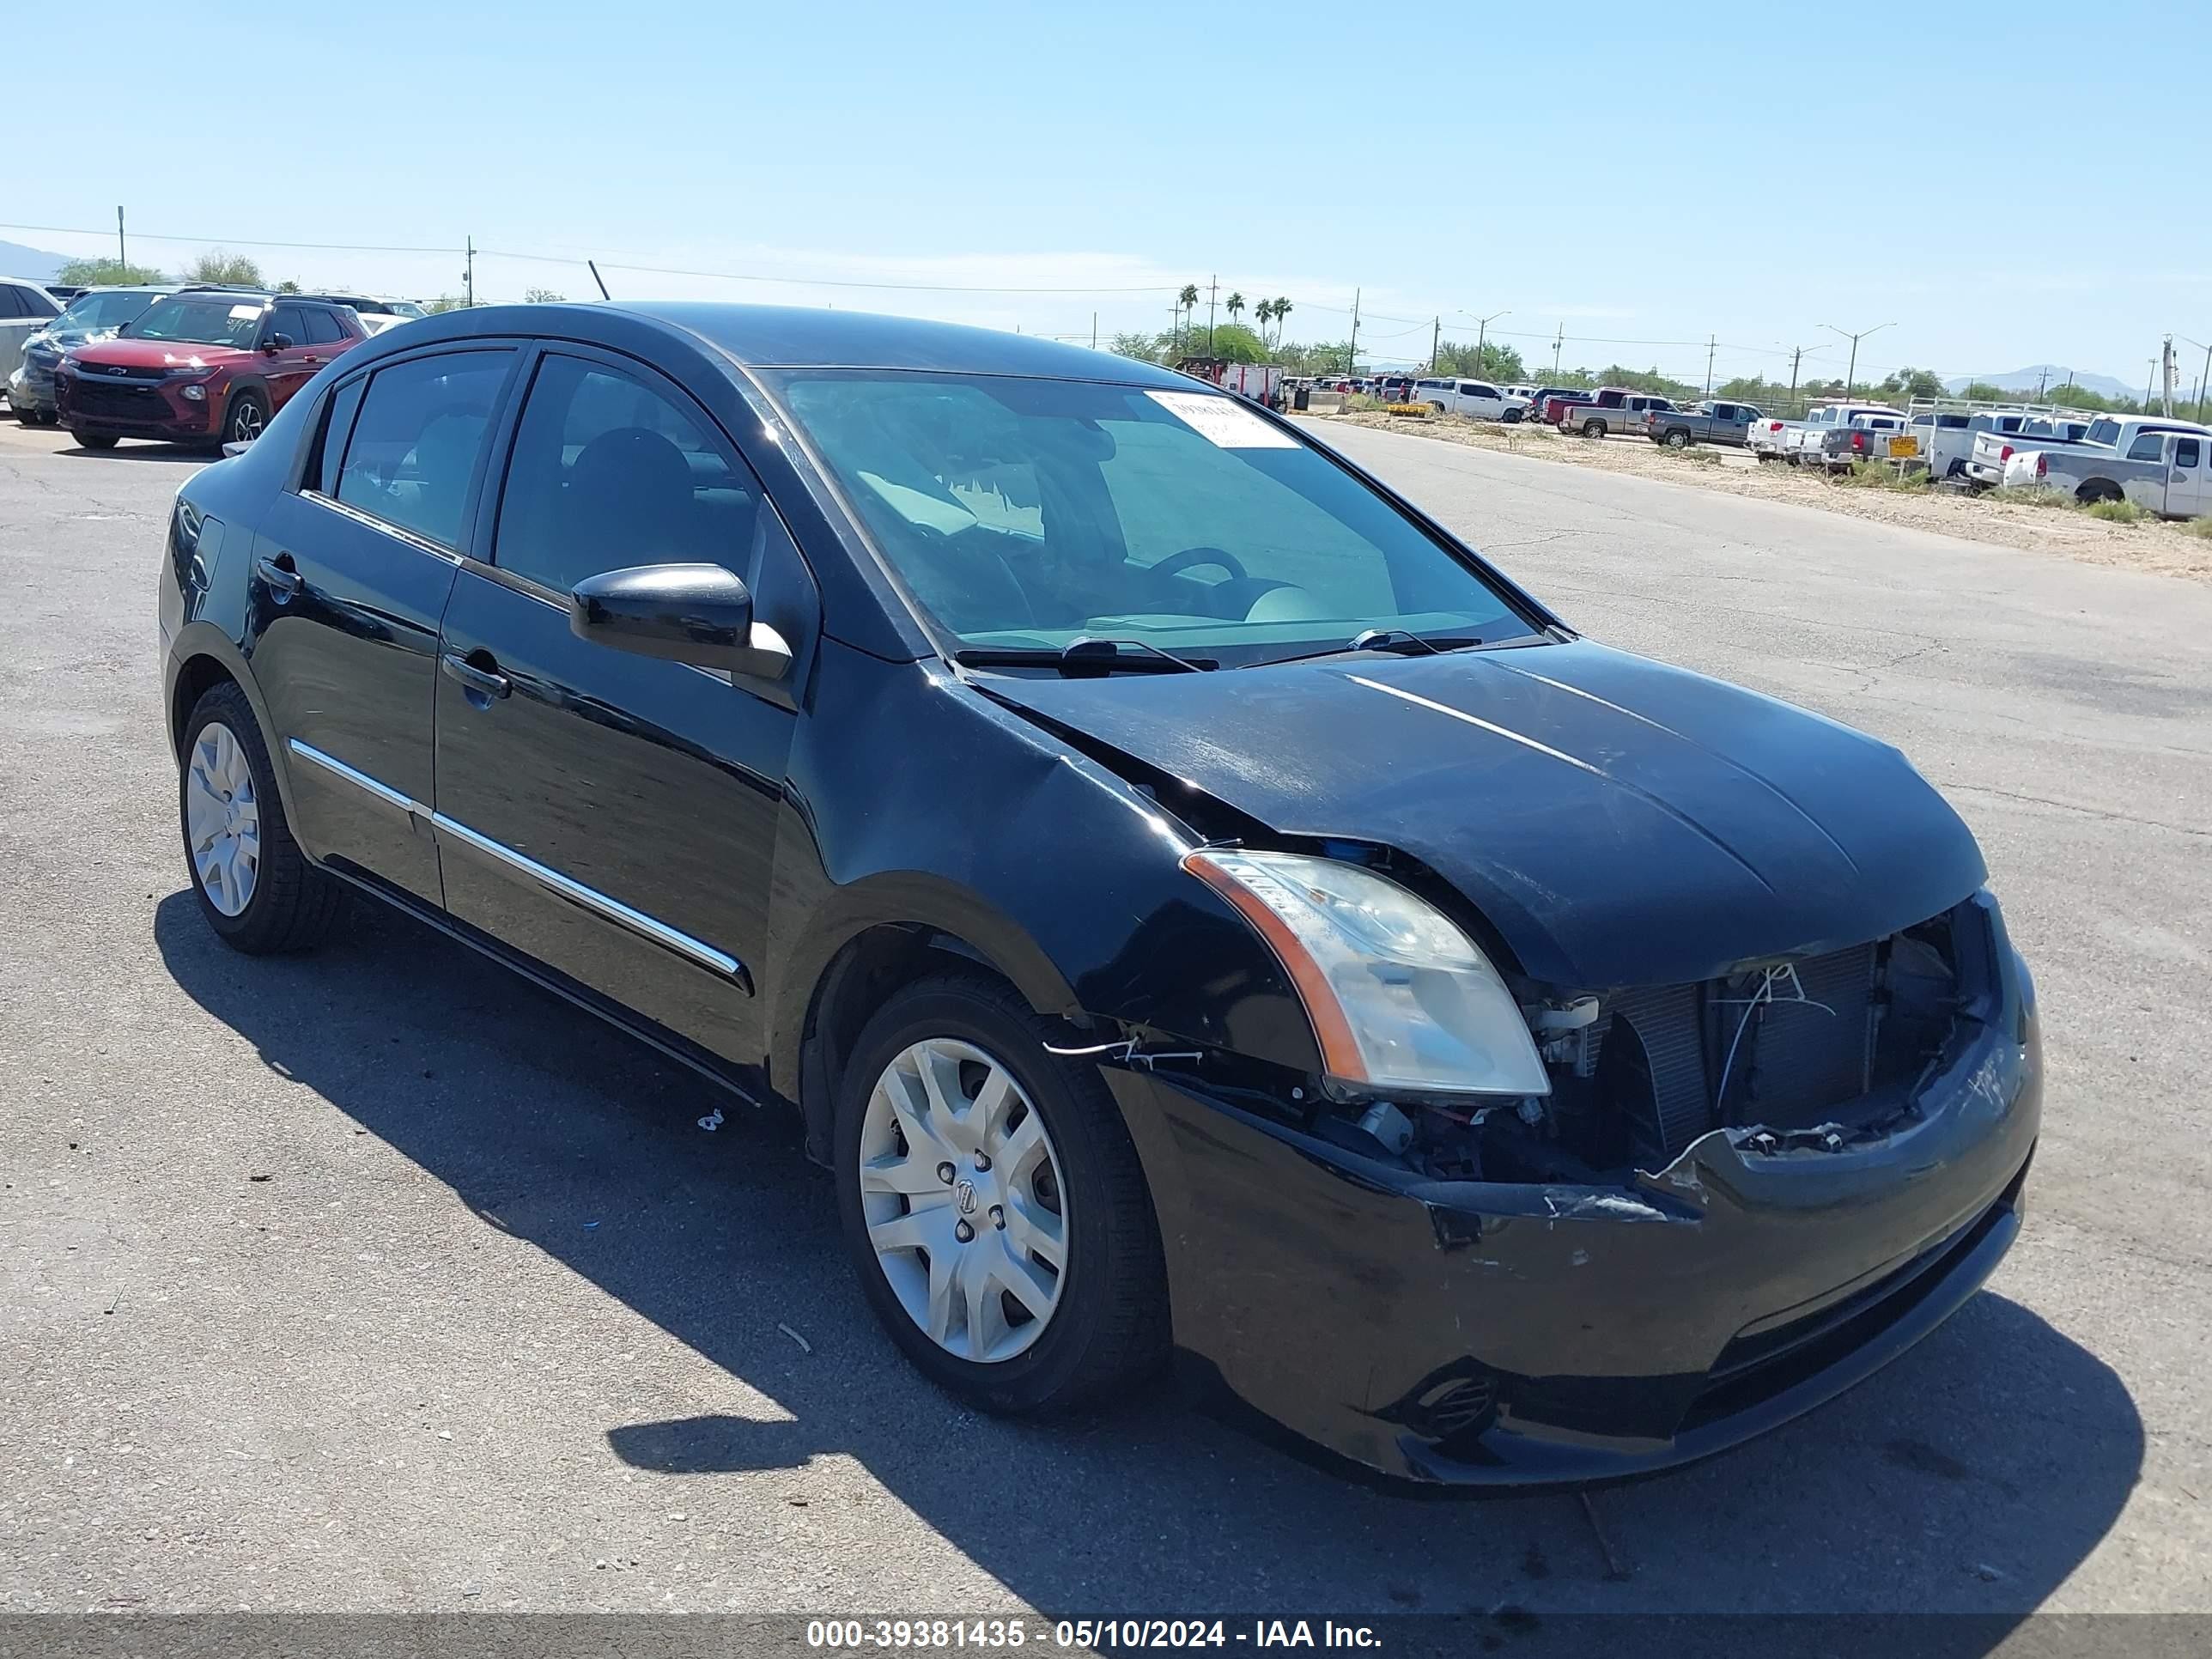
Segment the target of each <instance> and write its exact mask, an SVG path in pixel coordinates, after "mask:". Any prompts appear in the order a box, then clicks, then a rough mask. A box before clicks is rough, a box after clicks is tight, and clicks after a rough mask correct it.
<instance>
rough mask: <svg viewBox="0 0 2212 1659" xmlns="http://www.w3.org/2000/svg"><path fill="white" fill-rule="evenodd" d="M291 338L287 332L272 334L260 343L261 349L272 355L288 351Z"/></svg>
mask: <svg viewBox="0 0 2212 1659" xmlns="http://www.w3.org/2000/svg"><path fill="white" fill-rule="evenodd" d="M292 345H293V340H292V337H291V336H290V335H289V334H272V335H270V337H268V338H267V339H265V340H264V341H263V342H262V343H261V349H263V350H264V351H265V352H267V353H268V354H269V355H270V356H272V357H274V356H276V354H277V353H278V352H280V351H289V350H290V349H292Z"/></svg>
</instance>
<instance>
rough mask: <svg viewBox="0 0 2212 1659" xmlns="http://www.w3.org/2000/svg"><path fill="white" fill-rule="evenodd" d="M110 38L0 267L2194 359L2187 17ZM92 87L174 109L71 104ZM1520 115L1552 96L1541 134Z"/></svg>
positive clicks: (1760, 356)
mask: <svg viewBox="0 0 2212 1659" xmlns="http://www.w3.org/2000/svg"><path fill="white" fill-rule="evenodd" d="M97 11H98V17H99V26H98V27H97V28H96V29H94V30H92V31H90V33H87V32H86V31H85V30H83V29H81V28H79V27H77V26H76V25H75V24H65V23H64V22H63V21H60V19H59V18H58V16H57V19H56V21H55V23H54V33H55V34H56V37H57V52H56V56H55V58H53V59H52V61H51V62H50V63H49V64H48V66H47V67H48V70H49V71H50V72H49V73H48V74H47V76H46V86H47V87H48V88H51V90H50V92H49V94H47V95H48V96H49V97H50V99H51V100H52V103H53V105H54V106H55V107H56V109H57V110H58V111H65V112H68V119H67V122H66V128H65V131H61V130H57V131H49V132H47V133H46V135H45V136H44V137H41V138H40V140H39V141H38V143H37V144H36V146H35V147H33V148H31V149H21V153H19V154H18V155H17V156H16V158H15V164H14V165H12V166H11V167H9V184H8V187H7V189H6V190H5V191H4V192H0V216H4V217H5V218H6V219H8V220H9V221H15V222H18V224H19V225H21V226H32V227H43V228H41V229H38V230H29V229H25V228H10V227H9V226H8V225H0V237H3V238H6V239H8V240H13V241H18V242H27V243H30V244H32V245H33V246H40V247H47V248H53V249H57V250H58V251H61V252H88V251H93V250H94V249H99V248H106V247H111V246H112V242H113V239H112V234H105V235H102V236H92V237H88V236H78V235H70V234H64V233H63V231H62V230H59V229H54V228H57V227H58V228H72V227H82V228H89V229H94V230H102V231H104V230H106V228H107V227H109V226H111V225H112V220H113V216H114V209H115V206H116V204H118V202H119V203H122V204H125V205H126V206H127V208H128V210H129V214H130V222H131V225H132V227H133V228H135V229H136V230H137V231H139V232H140V233H142V234H141V237H140V239H139V240H137V241H136V242H135V243H134V246H133V248H132V252H133V253H134V254H135V255H138V256H140V257H143V258H151V259H155V260H158V261H160V262H163V263H169V264H174V263H177V262H179V260H180V259H181V258H185V257H188V256H189V254H190V253H191V252H193V251H195V249H196V248H197V246H201V245H203V244H204V243H210V242H215V241H221V242H222V243H223V244H225V245H226V246H231V247H234V248H235V249H237V250H238V251H240V252H250V253H252V254H253V255H254V256H255V257H256V258H259V259H260V260H261V262H262V264H263V265H264V269H266V270H268V271H269V272H270V275H271V276H279V275H297V276H301V278H302V279H303V280H307V281H309V282H313V283H331V284H337V283H347V284H355V285H359V286H362V287H368V288H374V289H386V290H394V291H400V292H406V293H414V294H422V295H432V294H436V293H438V292H441V291H458V289H459V286H460V274H461V259H460V257H459V249H460V247H461V245H462V241H463V239H464V237H465V236H469V235H473V236H474V237H475V239H476V241H477V246H479V247H481V248H485V249H489V250H492V251H493V252H491V253H489V254H487V255H485V256H483V257H482V258H479V260H478V262H477V284H478V291H479V294H480V295H484V296H489V297H490V298H493V299H501V298H515V297H520V294H521V292H522V290H523V289H526V288H528V287H532V286H541V285H542V286H544V287H549V288H552V289H559V290H561V291H563V292H565V293H567V294H568V295H570V296H571V297H584V296H586V295H590V294H591V293H592V287H591V282H590V278H589V276H587V275H586V272H585V271H584V270H582V268H581V267H580V265H577V264H559V263H548V262H541V261H538V260H527V259H523V258H514V257H511V256H513V255H514V254H518V253H530V254H544V255H552V256H561V257H580V256H581V255H583V254H585V253H591V254H594V255H596V256H597V257H599V258H600V259H601V261H602V264H603V266H604V267H605V268H606V274H607V276H608V280H609V282H610V283H611V285H613V287H614V289H615V291H616V293H617V295H619V296H622V297H639V298H643V297H649V296H655V295H660V296H682V297H697V298H730V299H749V300H760V301H775V302H788V303H800V304H835V305H838V306H841V307H848V306H849V307H858V308H865V309H873V310H886V311H902V312H912V313H919V314H925V315H930V316H938V317H945V318H950V319H957V320H962V321H970V322H978V323H983V324H987V325H994V326H1000V327H1006V328H1012V327H1017V326H1018V327H1021V328H1023V329H1025V330H1027V331H1030V332H1035V333H1046V334H1058V335H1075V336H1082V337H1087V336H1088V334H1089V331H1090V328H1091V318H1092V314H1093V313H1094V312H1095V313H1097V319H1098V327H1099V330H1100V333H1101V337H1102V338H1103V337H1105V336H1106V335H1109V334H1110V333H1112V332H1113V331H1115V330H1116V329H1122V328H1134V327H1154V328H1158V327H1160V326H1163V325H1164V324H1165V323H1166V321H1167V316H1168V307H1169V302H1170V292H1171V290H1172V289H1175V288H1176V287H1179V286H1180V285H1181V284H1182V283H1183V282H1185V281H1194V282H1196V283H1199V284H1200V286H1201V287H1204V286H1205V285H1206V283H1208V281H1209V280H1210V279H1212V278H1213V277H1215V276H1218V279H1219V281H1220V284H1221V290H1220V291H1221V293H1222V294H1223V295H1227V294H1228V293H1229V292H1230V291H1231V289H1242V290H1243V293H1244V294H1245V295H1247V296H1248V297H1252V298H1256V297H1258V296H1260V295H1288V296H1289V297H1290V298H1291V301H1292V303H1293V307H1294V309H1293V311H1292V313H1291V322H1290V330H1289V331H1290V333H1291V337H1295V338H1304V339H1316V338H1323V337H1326V338H1332V339H1337V338H1341V337H1343V336H1344V334H1345V333H1346V331H1347V329H1348V327H1349V323H1350V318H1349V314H1348V313H1349V309H1350V307H1351V304H1352V293H1353V290H1354V289H1355V288H1358V289H1363V290H1364V307H1365V311H1366V313H1367V321H1366V322H1365V323H1364V325H1363V327H1362V331H1361V343H1362V345H1363V347H1367V348H1371V349H1372V351H1373V352H1374V353H1375V354H1376V356H1403V357H1406V358H1412V357H1414V356H1419V355H1420V354H1422V353H1424V352H1425V350H1426V349H1427V343H1428V332H1429V331H1428V322H1427V319H1429V318H1430V317H1431V316H1434V315H1437V314H1441V315H1442V316H1443V319H1444V324H1445V333H1446V336H1447V337H1451V336H1452V335H1453V334H1454V333H1455V332H1457V333H1460V334H1461V335H1462V337H1468V338H1471V337H1473V334H1474V324H1473V323H1472V322H1471V321H1469V320H1468V319H1467V317H1466V316H1465V315H1464V314H1462V313H1492V312H1497V311H1499V310H1505V311H1507V312H1508V313H1510V314H1509V315H1507V316H1505V317H1504V318H1501V319H1498V322H1496V323H1495V324H1493V325H1492V329H1493V331H1503V332H1504V333H1505V334H1506V335H1507V336H1508V337H1510V338H1512V341H1513V343H1515V344H1516V345H1519V346H1521V347H1522V349H1523V350H1524V353H1525V354H1526V355H1527V356H1528V358H1529V362H1530V366H1531V368H1532V369H1533V368H1535V367H1537V365H1538V363H1539V362H1540V361H1541V362H1542V363H1543V364H1545V365H1548V363H1549V362H1550V355H1551V354H1550V346H1549V342H1550V339H1551V337H1552V335H1553V331H1555V330H1557V329H1559V328H1560V327H1561V326H1563V325H1564V327H1565V332H1566V334H1567V336H1568V343H1567V344H1566V346H1565V350H1564V354H1563V360H1564V362H1565V363H1566V364H1568V365H1570V366H1571V365H1573V364H1575V363H1577V362H1585V363H1589V364H1590V365H1592V366H1595V365H1598V364H1601V363H1604V362H1608V361H1613V360H1619V361H1621V362H1626V363H1627V364H1629V365H1631V366H1632V367H1650V366H1656V367H1658V368H1662V370H1665V371H1668V372H1669V373H1673V374H1677V375H1679V376H1680V377H1682V378H1686V379H1697V380H1702V378H1703V375H1704V370H1705V346H1704V341H1705V339H1706V337H1708V336H1709V335H1717V337H1718V338H1719V339H1720V341H1721V342H1722V343H1723V349H1721V350H1720V351H1719V352H1718V353H1717V368H1718V372H1719V374H1720V375H1721V376H1722V377H1723V378H1725V377H1726V376H1727V375H1729V374H1732V373H1750V372H1753V371H1754V370H1759V369H1765V370H1767V371H1769V372H1770V373H1771V372H1774V371H1775V370H1776V369H1777V367H1778V366H1779V369H1780V372H1781V373H1782V374H1784V375H1785V376H1786V374H1787V372H1788V357H1787V352H1788V349H1789V348H1790V347H1793V346H1796V345H1801V344H1802V345H1808V346H1818V347H1819V348H1820V353H1819V356H1817V357H1814V358H1812V359H1811V361H1813V362H1819V363H1820V364H1822V365H1824V367H1825V371H1826V372H1831V373H1833V372H1840V370H1841V369H1842V368H1843V365H1844V357H1845V355H1846V352H1847V349H1848V348H1846V347H1845V346H1844V343H1842V342H1841V341H1839V340H1838V339H1837V338H1836V337H1834V336H1833V335H1832V334H1829V333H1826V331H1823V330H1822V328H1821V327H1820V325H1822V324H1824V323H1832V324H1836V325H1840V326H1842V327H1844V328H1850V329H1866V328H1870V327H1873V326H1874V325H1878V324H1883V323H1889V322H1894V323H1895V325H1896V326H1894V327H1893V328H1888V329H1886V330H1884V331H1881V332H1880V333H1878V334H1876V335H1875V336H1874V337H1872V338H1870V339H1869V340H1868V341H1867V343H1865V345H1864V346H1863V347H1862V349H1861V351H1860V361H1861V364H1862V367H1864V366H1865V365H1867V364H1869V363H1872V364H1873V365H1875V367H1877V368H1887V367H1891V366H1894V365H1898V364H1904V363H1911V364H1914V365H1918V366H1927V367H1932V368H1937V369H1939V370H1942V371H1943V372H1945V373H1959V372H1966V371H1995V370H2002V369H2008V368H2015V367H2018V366H2020V365H2021V364H2024V363H2028V362H2045V361H2048V362H2057V363H2062V364H2066V365H2069V366H2072V367H2075V368H2081V369H2085V370H2092V371H2095V372H2100V373H2104V374H2112V375H2116V376H2118V377H2119V378H2120V379H2122V380H2130V381H2131V382H2133V383H2134V384H2136V385H2138V386H2139V385H2140V384H2141V383H2142V380H2143V379H2144V375H2145V372H2146V368H2147V362H2148V359H2149V358H2150V356H2152V355H2153V354H2154V353H2155V351H2156V350H2157V349H2158V342H2159V337H2160V335H2161V334H2163V333H2166V332H2167V331H2172V332H2173V333H2175V334H2176V335H2177V336H2187V337H2194V338H2196V339H2197V340H2203V341H2212V216H2208V215H2207V214H2206V212H2205V210H2204V209H2205V204H2206V202H2207V200H2208V197H2212V184H2208V180H2212V160H2208V155H2209V154H2212V152H2208V149H2207V145H2206V143H2205V138H2204V134H2205V131H2206V129H2205V125H2204V121H2203V111H2204V109H2205V107H2206V101H2205V100H2206V96H2207V88H2208V86H2212V6H2208V5H2206V4H2204V3H2203V0H2187V3H2183V0H2176V3H2168V4H2160V5H2145V4H2134V5H2129V4H2100V5H2095V6H2085V5H2082V4H2081V3H2079V0H2070V3H2066V4H2063V5H2047V4H2045V3H2042V0H2020V3H2008V4H2006V5H2004V6H2002V8H2001V9H1997V10H1996V11H1992V10H1990V9H1989V8H1986V7H1967V6H1956V5H1928V4H1921V5H1901V6H1898V7H1896V8H1894V9H1893V11H1892V12H1891V13H1888V14H1885V13H1884V12H1883V11H1882V10H1881V9H1875V10H1872V11H1869V10H1866V9H1857V10H1852V9H1838V8H1837V7H1834V6H1832V5H1825V4H1815V3H1803V0H1787V3H1785V0H1760V3H1758V4H1755V5H1751V4H1738V3H1735V0H1706V3H1705V4H1704V5H1702V6H1692V7H1653V6H1650V5H1648V4H1644V5H1633V6H1631V5H1613V4H1610V3H1595V4H1593V3H1587V0H1585V3H1579V4H1572V5H1567V4H1558V3H1549V4H1534V3H1523V4H1518V5H1513V6H1498V5H1492V4H1484V3H1470V0H1458V3H1454V4H1449V5H1443V6H1434V7H1429V6H1390V7H1376V8H1356V7H1344V6H1341V5H1336V6H1326V7H1325V6H1320V5H1315V4H1309V3H1304V0H1275V3H1273V4H1270V5H1267V6H1264V7H1263V6H1257V5H1255V6H1249V7H1245V8H1240V9H1213V10H1207V9H1199V8H1193V7H1190V6H1188V5H1185V6H1176V7H1156V6H1152V5H1144V4H1120V5H1115V6H1110V7H1100V8H1073V7H1053V6H1043V5H1029V6H1000V5H960V4H952V5H939V6H927V7H923V6H899V7H877V6H866V7H840V6H836V5H812V6H793V5H789V4H783V5H777V6H772V7H755V6H740V5H732V4H716V3H709V0H629V3H625V4H623V5H621V6H610V5H607V4H605V3H598V4H592V5H579V4H570V3H566V0H544V3H537V4H532V5H531V6H529V7H524V6H521V5H520V4H517V3H514V0H508V3H507V4H506V5H503V6H501V7H497V8H493V7H489V6H477V5H472V4H471V3H468V0H447V3H443V4H438V5H425V4H420V3H416V0H383V3H380V4H379V5H376V6H374V7H372V8H368V9H361V8H338V9H331V8H328V7H313V6H307V7H293V8H282V9H276V10H270V9H267V8H265V7H252V8H244V7H206V8H199V9H192V8H185V9H179V6H178V5H177V3H176V0H163V3H160V4H142V3H138V0H123V3H109V4H107V5H105V6H102V7H100V8H98V9H97ZM217 13H229V14H231V15H233V16H234V22H233V23H232V24H231V25H230V26H229V27H223V28H218V27H214V26H213V25H212V22H211V15H213V14H217ZM1845 15H1850V17H1851V18H1852V19H1853V21H1850V23H1848V24H1844V25H1841V26H1838V23H1837V22H1836V21H1835V20H1837V19H1839V18H1842V17H1844V16H1845ZM1885 15H1893V17H1894V19H1895V21H1894V25H1893V26H1890V25H1888V24H1887V23H1885V21H1883V20H1884V17H1885ZM525 17H526V18H527V21H509V20H510V19H516V20H520V19H523V18H525ZM187 24H188V25H189V26H186V25H187ZM134 41H135V44H131V43H133V42H134ZM102 42H106V43H109V45H110V46H111V47H112V50H113V52H114V54H115V55H114V58H113V59H112V70H104V69H102V68H101V66H100V50H101V46H100V43H102ZM164 42H167V43H170V44H167V45H165V44H164ZM172 54H173V55H172ZM149 76H151V77H152V81H151V82H149V80H148V77H149ZM112 77H120V79H121V81H122V82H127V83H131V84H136V85H139V86H142V87H143V86H147V85H151V84H158V85H159V86H160V87H161V92H160V94H158V95H150V94H149V95H145V96H131V97H123V98H115V97H106V96H101V97H100V98H99V99H97V100H90V99H89V98H87V99H86V100H84V101H82V102H80V101H78V100H76V97H75V96H74V95H73V93H72V88H79V89H88V88H96V87H99V86H100V85H102V84H106V83H107V82H109V81H110V80H111V79H112ZM18 91H19V94H20V93H21V91H22V88H18ZM1539 96H1541V97H1544V98H1546V99H1548V100H1556V102H1557V105H1558V106H1559V107H1558V112H1556V113H1553V114H1549V115H1547V116H1545V117H1543V118H1541V119H1538V120H1536V121H1534V122H1533V123H1532V122H1531V121H1530V120H1529V118H1528V113H1527V112H1528V109H1529V108H1530V107H1531V104H1532V100H1534V99H1536V98H1537V97H1539ZM1386 110H1388V111H1390V112H1391V113H1388V114H1386V113H1385V111H1386ZM19 112H20V111H19ZM34 158H42V159H34ZM152 233H166V234H174V235H176V236H179V237H182V238H186V239H191V240H185V241H155V240H150V234H152ZM265 242H298V243H355V244H369V245H378V246H394V247H405V248H426V249H430V250H433V251H431V252H419V253H410V252H338V251H323V250H317V249H313V248H299V249H284V248H276V247H267V246H254V244H256V243H265ZM446 249H451V250H453V252H443V251H441V250H446ZM637 266H659V267H665V268H668V269H669V270H690V271H734V272H745V273H751V274H755V275H760V276H770V277H775V278H778V279H781V280H776V281H771V282H728V281H717V280H713V279H710V278H707V277H701V276H676V275H669V274H660V273H655V272H648V271H645V270H636V269H628V268H624V267H637ZM810 279H811V280H810ZM828 280H836V281H840V282H844V283H936V284H943V285H947V286H949V287H959V286H966V285H993V286H1003V287H1007V288H1023V289H1039V290H1045V289H1068V290H1082V291H1071V292H1030V293H1012V292H1006V293H989V294H977V293H958V292H931V291H923V290H921V289H866V288H856V287H855V288H836V287H829V286H824V285H822V283H823V282H825V281H828ZM1692 341H1695V342H1698V343H1697V344H1695V345H1692V344H1688V343H1687V342H1692ZM1630 342H1636V343H1630ZM1647 342H1648V343H1647ZM1662 342H1668V343H1662ZM1673 342H1681V343H1673ZM2177 345H2178V348H2179V351H2180V355H2181V357H2182V361H2183V363H2184V365H2185V380H2186V381H2189V382H2193V380H2194V379H2195V375H2196V373H2197V368H2199V367H2200V366H2201V364H2202V362H2203V352H2202V351H2201V350H2198V349H2191V348H2190V347H2188V346H2186V345H2182V344H2180V343H2179V341H2177Z"/></svg>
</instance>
